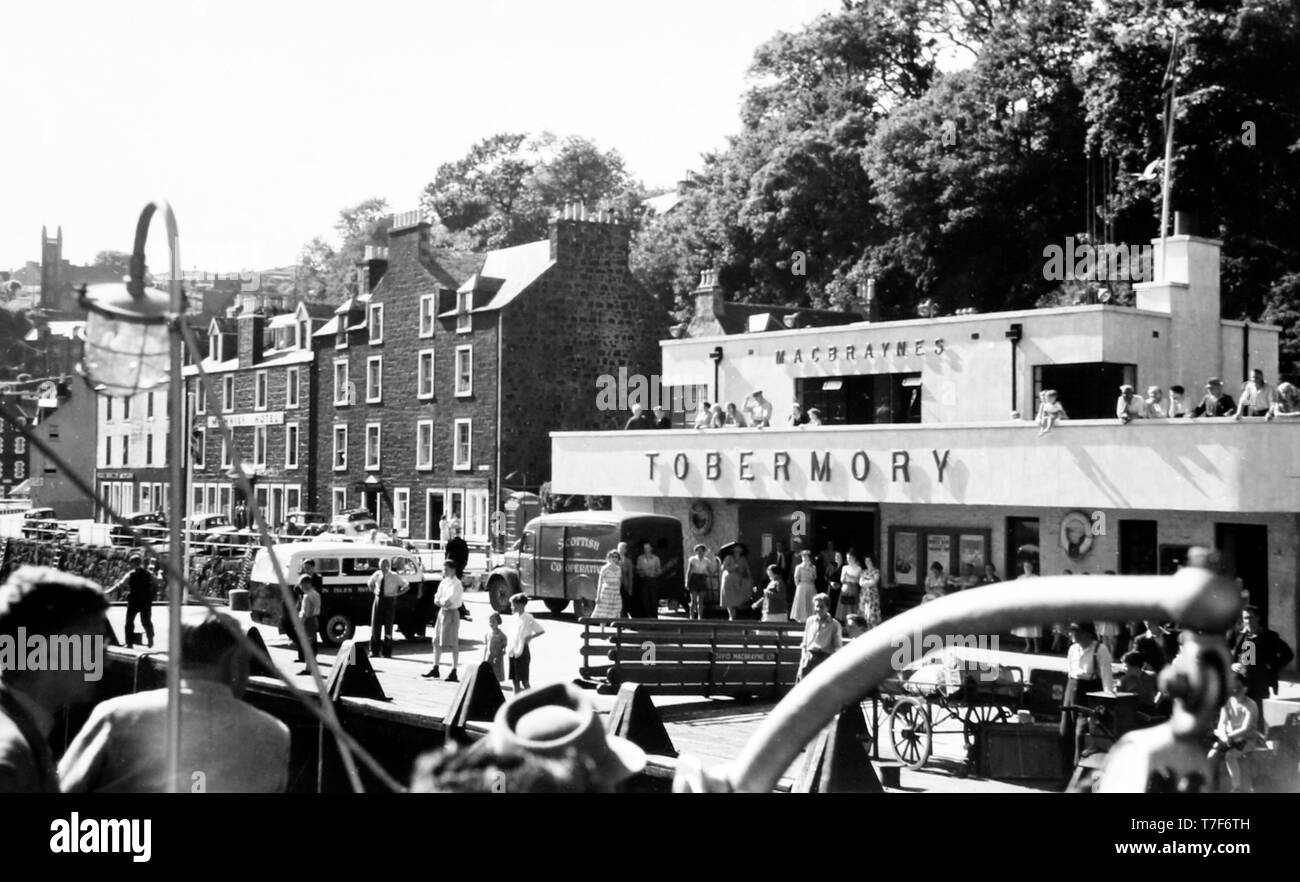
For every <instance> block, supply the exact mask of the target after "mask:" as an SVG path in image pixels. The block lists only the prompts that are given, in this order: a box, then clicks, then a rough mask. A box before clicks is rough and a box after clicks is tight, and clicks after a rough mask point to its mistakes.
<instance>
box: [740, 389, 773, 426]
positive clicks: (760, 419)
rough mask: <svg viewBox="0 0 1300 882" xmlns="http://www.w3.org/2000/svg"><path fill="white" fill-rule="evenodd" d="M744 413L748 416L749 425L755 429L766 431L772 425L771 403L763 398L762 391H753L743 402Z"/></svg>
mask: <svg viewBox="0 0 1300 882" xmlns="http://www.w3.org/2000/svg"><path fill="white" fill-rule="evenodd" d="M745 412H746V413H747V414H749V424H750V425H751V426H754V427H755V428H759V429H766V428H767V427H768V426H770V425H772V402H770V401H768V400H767V399H766V398H764V397H763V390H762V389H755V390H754V394H753V395H751V396H750V397H749V398H747V399H746V400H745Z"/></svg>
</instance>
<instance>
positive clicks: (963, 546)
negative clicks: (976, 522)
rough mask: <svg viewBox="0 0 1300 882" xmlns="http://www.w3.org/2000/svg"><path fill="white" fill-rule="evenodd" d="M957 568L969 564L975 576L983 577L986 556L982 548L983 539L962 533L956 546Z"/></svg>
mask: <svg viewBox="0 0 1300 882" xmlns="http://www.w3.org/2000/svg"><path fill="white" fill-rule="evenodd" d="M957 554H958V561H957V564H958V568H959V569H960V568H961V567H964V566H966V564H970V565H971V566H973V567H974V568H975V575H977V576H982V575H984V564H985V562H986V560H987V555H986V553H985V548H984V537H983V536H980V535H973V534H970V533H962V534H961V540H960V544H959V545H958V546H957Z"/></svg>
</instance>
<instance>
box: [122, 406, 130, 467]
mask: <svg viewBox="0 0 1300 882" xmlns="http://www.w3.org/2000/svg"><path fill="white" fill-rule="evenodd" d="M123 400H124V401H125V400H126V399H123ZM130 464H131V436H130V435H123V436H122V465H130Z"/></svg>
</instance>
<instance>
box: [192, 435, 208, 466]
mask: <svg viewBox="0 0 1300 882" xmlns="http://www.w3.org/2000/svg"><path fill="white" fill-rule="evenodd" d="M207 446H208V430H207V429H195V430H194V432H193V435H192V436H191V437H190V459H191V460H193V462H194V465H195V467H196V468H200V469H201V468H203V458H204V456H205V455H206V451H207Z"/></svg>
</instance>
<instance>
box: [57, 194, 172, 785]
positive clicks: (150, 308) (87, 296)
mask: <svg viewBox="0 0 1300 882" xmlns="http://www.w3.org/2000/svg"><path fill="white" fill-rule="evenodd" d="M160 210H161V211H162V215H163V222H164V223H165V224H166V227H167V247H168V250H169V252H170V255H171V265H170V270H171V273H170V275H171V278H170V285H169V289H170V290H168V291H161V290H159V289H157V288H153V287H149V286H147V285H146V283H145V282H146V274H145V258H144V245H145V240H146V239H147V238H148V236H149V222H150V221H151V220H152V219H153V216H154V214H155V212H157V211H160ZM81 305H82V306H83V307H84V308H85V309H86V311H87V315H86V330H85V337H86V339H85V351H84V354H83V356H82V364H81V370H82V374H83V375H84V376H85V378H86V382H87V383H88V384H89V385H90V387H91V388H92V389H95V390H96V391H97V392H98V393H99V394H100V395H108V396H111V397H115V398H130V397H131V396H133V395H135V394H137V393H139V392H142V391H149V390H151V389H154V388H157V387H158V386H162V385H164V384H170V385H169V386H168V404H169V408H170V411H171V416H170V421H169V423H168V436H169V439H170V442H171V443H170V449H169V451H168V456H169V457H170V460H171V461H170V463H169V469H170V481H171V486H170V487H169V488H168V507H169V508H170V509H171V513H170V515H169V516H168V519H167V528H168V529H167V533H168V540H169V542H168V547H169V553H170V556H171V561H170V566H168V567H167V574H168V576H167V590H168V596H167V612H168V616H167V618H168V629H167V653H168V658H169V660H170V663H169V664H168V665H167V789H168V790H169V791H170V792H176V791H177V790H178V788H179V780H178V778H179V773H180V756H181V753H180V752H181V701H180V694H181V595H182V592H183V591H184V570H185V559H184V548H183V546H182V544H181V519H182V516H183V512H184V506H185V498H184V494H185V456H186V451H187V439H186V437H185V432H184V424H185V387H184V384H183V381H182V379H181V367H182V359H181V338H180V329H179V322H180V321H182V320H183V314H184V312H185V295H184V293H183V291H182V290H181V278H180V248H179V235H178V234H177V232H176V215H175V214H174V213H173V212H172V209H171V206H170V205H168V204H167V202H165V201H161V200H160V201H158V202H150V203H149V204H148V205H146V206H145V207H144V210H143V211H142V212H140V219H139V220H138V221H137V222H136V227H135V247H134V249H133V250H132V252H131V271H130V275H129V276H128V277H127V279H126V283H125V284H121V283H113V284H104V285H90V286H89V287H85V288H83V289H82V291H81Z"/></svg>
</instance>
